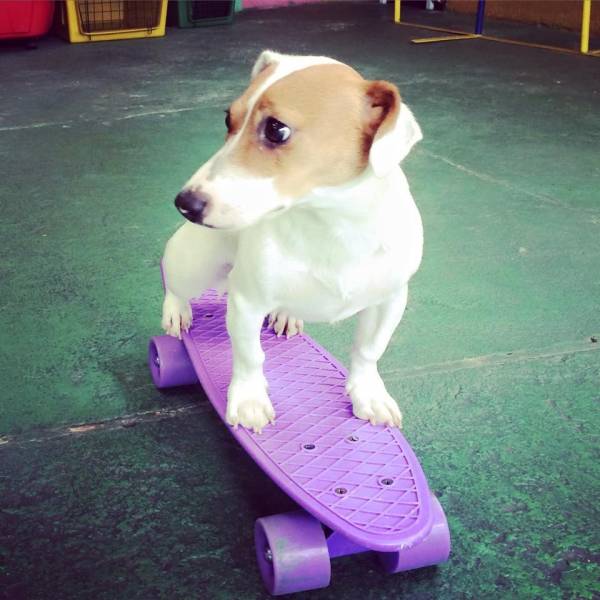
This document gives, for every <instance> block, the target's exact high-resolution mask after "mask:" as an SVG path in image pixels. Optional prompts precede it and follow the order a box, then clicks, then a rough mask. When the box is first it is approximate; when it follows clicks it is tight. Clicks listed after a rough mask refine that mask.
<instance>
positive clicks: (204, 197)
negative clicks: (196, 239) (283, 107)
mask: <svg viewBox="0 0 600 600" xmlns="http://www.w3.org/2000/svg"><path fill="white" fill-rule="evenodd" d="M209 200H210V197H209V196H208V194H203V193H202V192H198V191H193V190H183V191H181V192H179V194H177V197H176V198H175V207H176V208H177V210H178V211H179V212H180V213H181V214H182V215H183V216H184V217H185V218H186V219H187V220H188V221H191V222H192V223H198V224H199V225H201V224H202V221H203V220H204V208H205V207H206V205H207V204H208V201H209Z"/></svg>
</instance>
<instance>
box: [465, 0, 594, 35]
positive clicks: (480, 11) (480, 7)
mask: <svg viewBox="0 0 600 600" xmlns="http://www.w3.org/2000/svg"><path fill="white" fill-rule="evenodd" d="M584 1H585V0H584ZM590 1H591V0H590ZM484 16H485V0H479V2H478V3H477V19H476V20H475V33H476V34H477V35H481V34H482V33H483V18H484Z"/></svg>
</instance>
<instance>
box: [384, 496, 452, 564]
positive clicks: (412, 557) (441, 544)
mask: <svg viewBox="0 0 600 600" xmlns="http://www.w3.org/2000/svg"><path fill="white" fill-rule="evenodd" d="M431 511H432V518H433V525H432V526H431V531H430V532H429V535H428V536H427V537H426V538H425V539H424V540H423V541H422V542H420V543H419V544H415V545H414V546H413V547H412V548H407V549H405V550H399V551H397V552H379V553H378V554H379V559H380V562H381V564H382V565H383V568H384V570H385V571H386V572H387V573H399V572H400V571H409V570H411V569H419V568H421V567H430V566H432V565H437V564H439V563H443V562H445V561H447V560H448V556H449V555H450V530H449V529H448V521H447V520H446V515H445V514H444V509H443V508H442V505H441V504H440V501H439V500H438V499H437V498H436V497H435V496H434V495H433V494H431Z"/></svg>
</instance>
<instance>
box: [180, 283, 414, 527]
mask: <svg viewBox="0 0 600 600" xmlns="http://www.w3.org/2000/svg"><path fill="white" fill-rule="evenodd" d="M192 308H193V312H194V324H193V327H192V328H191V330H190V332H189V339H191V340H192V341H193V343H194V346H195V348H196V350H197V352H198V355H199V357H200V358H201V360H202V363H203V366H204V370H205V372H206V373H207V374H208V376H209V378H210V380H211V381H210V385H212V387H213V389H214V391H215V392H217V393H216V394H211V393H210V390H207V393H208V395H209V397H211V402H212V403H213V405H215V408H216V409H217V411H218V412H219V414H220V415H221V417H223V416H224V414H225V406H226V398H227V387H228V385H229V381H230V377H231V360H232V358H231V345H230V341H229V337H228V335H227V332H226V329H225V312H226V299H224V298H218V297H217V295H216V294H215V293H214V292H208V293H207V294H205V295H204V296H203V298H202V299H200V300H197V301H195V302H194V303H193V304H192ZM261 341H262V347H263V350H264V352H265V355H266V360H265V375H266V377H267V380H268V381H269V395H270V398H271V401H272V403H273V406H274V408H275V412H276V414H277V417H276V423H275V425H269V426H267V427H265V429H264V430H263V433H262V435H256V434H251V435H252V437H253V438H254V440H255V441H256V443H257V444H258V446H259V447H260V448H261V449H262V450H264V452H266V453H267V454H268V455H269V457H270V458H271V459H272V460H273V461H274V462H275V463H276V464H277V465H278V466H279V467H280V468H281V469H282V470H283V471H284V472H285V473H286V474H287V476H289V478H290V479H291V480H292V481H294V482H295V483H297V484H299V485H300V486H302V487H303V488H304V489H305V490H306V491H307V492H308V493H309V494H311V495H312V496H313V497H314V499H315V500H316V501H318V502H319V503H321V504H322V505H324V506H325V507H327V508H328V509H330V510H331V511H333V512H334V513H335V514H336V515H337V516H338V517H340V518H342V519H344V520H345V521H347V522H349V523H351V524H352V525H353V526H355V527H357V528H359V529H361V530H363V531H365V532H368V533H371V534H378V535H385V534H398V533H401V532H403V531H404V530H406V529H407V528H409V527H410V526H411V525H413V524H415V522H416V520H417V519H418V517H419V511H420V510H421V506H420V505H421V502H420V500H421V499H420V498H419V486H418V485H417V482H416V479H415V475H414V473H413V469H412V468H411V464H410V461H409V457H408V456H407V453H406V452H405V450H404V449H403V445H406V446H407V445H408V443H407V442H406V440H404V437H403V436H402V435H401V434H400V433H399V432H398V431H397V430H392V429H390V428H387V427H384V426H376V427H374V426H372V425H370V424H369V423H367V422H366V421H362V420H360V419H357V418H356V417H354V416H353V415H352V407H351V403H350V399H349V398H348V396H346V395H345V390H344V385H345V379H346V372H345V370H344V369H343V367H341V366H340V365H337V364H335V363H334V362H332V359H331V358H330V357H329V356H328V355H327V354H326V353H325V352H324V351H322V350H321V348H319V347H318V346H317V345H316V344H315V343H314V342H313V341H312V340H311V339H310V338H309V337H308V336H296V337H294V338H292V339H290V340H285V338H277V337H276V336H275V334H274V333H273V332H272V331H267V330H266V329H263V331H262V334H261ZM193 358H194V357H192V359H193ZM207 383H209V382H206V381H204V382H203V384H204V386H205V388H206V387H207Z"/></svg>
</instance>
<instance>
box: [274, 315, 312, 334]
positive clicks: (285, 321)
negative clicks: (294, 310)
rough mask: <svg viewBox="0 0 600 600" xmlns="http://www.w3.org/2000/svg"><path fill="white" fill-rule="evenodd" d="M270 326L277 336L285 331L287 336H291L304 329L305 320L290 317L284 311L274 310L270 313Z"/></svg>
mask: <svg viewBox="0 0 600 600" xmlns="http://www.w3.org/2000/svg"><path fill="white" fill-rule="evenodd" d="M269 328H270V329H271V328H272V329H273V331H275V333H276V334H277V337H281V336H282V335H283V334H284V333H285V336H286V337H287V338H291V337H293V336H295V335H296V334H297V333H302V332H303V331H304V321H303V320H302V319H296V318H295V317H290V316H289V315H288V314H286V313H283V312H272V313H271V314H270V315H269Z"/></svg>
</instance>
